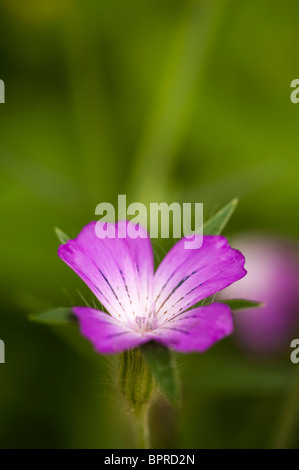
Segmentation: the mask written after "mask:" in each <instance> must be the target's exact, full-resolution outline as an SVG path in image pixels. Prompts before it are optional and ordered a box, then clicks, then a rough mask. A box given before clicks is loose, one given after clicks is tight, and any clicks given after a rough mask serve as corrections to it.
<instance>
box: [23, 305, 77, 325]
mask: <svg viewBox="0 0 299 470" xmlns="http://www.w3.org/2000/svg"><path fill="white" fill-rule="evenodd" d="M29 319H30V320H32V321H36V322H38V323H48V324H51V325H70V324H72V323H73V324H74V323H76V321H77V320H76V317H75V315H74V314H73V312H72V309H71V308H63V307H62V308H55V309H53V310H48V311H47V312H43V313H39V314H30V315H29Z"/></svg>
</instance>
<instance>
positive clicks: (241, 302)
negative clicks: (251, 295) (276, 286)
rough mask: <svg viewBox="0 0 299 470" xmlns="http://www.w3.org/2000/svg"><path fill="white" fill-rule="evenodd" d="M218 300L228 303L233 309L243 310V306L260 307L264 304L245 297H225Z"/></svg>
mask: <svg viewBox="0 0 299 470" xmlns="http://www.w3.org/2000/svg"><path fill="white" fill-rule="evenodd" d="M219 302H220V303H222V304H226V305H228V306H229V307H230V308H231V309H232V310H233V311H235V310H243V309H245V308H256V307H262V306H263V305H264V304H263V302H254V301H252V300H245V299H226V300H220V301H219Z"/></svg>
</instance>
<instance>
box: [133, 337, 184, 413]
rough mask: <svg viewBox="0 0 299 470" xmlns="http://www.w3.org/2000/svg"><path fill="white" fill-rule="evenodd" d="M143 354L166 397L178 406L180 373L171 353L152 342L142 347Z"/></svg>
mask: <svg viewBox="0 0 299 470" xmlns="http://www.w3.org/2000/svg"><path fill="white" fill-rule="evenodd" d="M140 349H141V352H142V354H143V356H144V359H145V361H146V362H147V364H148V366H149V368H150V369H151V371H152V373H153V375H154V377H155V379H156V381H157V383H158V385H159V387H160V389H161V391H162V392H163V394H164V395H165V397H166V398H167V399H168V400H169V401H170V403H172V404H173V405H176V404H178V403H179V401H180V387H179V379H178V371H177V368H176V364H175V361H174V359H173V357H172V355H171V351H170V350H169V349H168V348H166V347H165V346H162V345H161V344H159V343H156V342H154V341H151V342H149V343H146V344H144V345H143V346H141V348H140Z"/></svg>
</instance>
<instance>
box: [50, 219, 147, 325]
mask: <svg viewBox="0 0 299 470" xmlns="http://www.w3.org/2000/svg"><path fill="white" fill-rule="evenodd" d="M97 224H100V225H101V227H104V226H105V227H106V229H107V230H106V231H107V232H108V233H109V234H110V236H111V237H112V238H108V237H107V238H99V237H98V236H97V235H96V229H97V227H98V225H97ZM127 225H128V222H126V221H120V222H118V223H116V224H109V223H106V224H104V223H101V222H91V223H90V224H88V225H86V226H85V227H84V228H83V230H82V231H81V232H80V233H79V235H78V236H77V238H75V239H74V240H69V241H68V242H67V243H66V244H64V245H60V247H59V250H58V255H59V256H60V258H61V259H62V260H63V261H64V262H65V263H66V264H68V265H69V266H70V267H71V268H72V269H73V270H74V271H75V272H76V273H77V274H78V275H79V276H80V277H81V279H83V281H84V282H85V283H86V284H87V285H88V287H89V288H90V289H91V290H92V292H93V293H94V294H95V296H96V297H97V298H98V299H99V300H100V302H101V303H102V304H103V305H104V307H105V308H106V309H107V310H108V311H109V313H110V314H111V315H112V316H113V317H115V318H118V319H120V320H122V321H123V322H125V323H126V324H127V325H128V326H133V324H134V323H135V317H136V316H146V314H147V313H148V311H149V308H150V305H151V300H152V288H153V269H154V268H153V253H152V247H151V242H150V238H149V236H148V234H147V233H146V231H145V229H143V228H141V227H140V228H139V231H140V232H141V231H142V234H143V236H144V238H134V239H133V238H129V237H128V236H127V234H126V229H127ZM113 234H114V237H113Z"/></svg>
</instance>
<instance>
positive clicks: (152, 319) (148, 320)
mask: <svg viewBox="0 0 299 470" xmlns="http://www.w3.org/2000/svg"><path fill="white" fill-rule="evenodd" d="M135 324H136V329H137V331H138V332H139V333H146V332H149V331H152V330H154V329H155V328H157V316H156V308H155V305H154V304H153V305H152V306H151V309H150V313H149V314H148V315H147V316H136V317H135Z"/></svg>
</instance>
